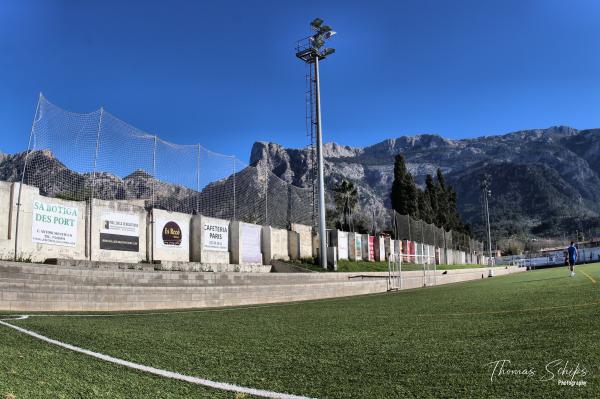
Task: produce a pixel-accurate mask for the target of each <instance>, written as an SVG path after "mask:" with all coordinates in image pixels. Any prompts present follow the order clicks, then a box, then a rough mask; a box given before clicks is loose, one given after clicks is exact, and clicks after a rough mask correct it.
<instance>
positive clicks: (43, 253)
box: [11, 183, 87, 262]
mask: <svg viewBox="0 0 600 399" xmlns="http://www.w3.org/2000/svg"><path fill="white" fill-rule="evenodd" d="M19 185H20V183H14V184H13V186H12V196H11V198H12V204H11V205H12V215H13V220H12V223H13V224H14V223H16V213H17V199H18V192H19ZM36 201H37V202H38V203H43V204H50V205H52V206H62V207H65V208H74V209H75V210H76V216H75V215H71V216H69V215H64V217H61V216H60V215H58V214H56V215H55V216H52V219H53V220H54V221H56V222H57V223H58V224H60V222H59V221H58V220H59V219H63V220H65V221H66V220H67V219H72V223H73V224H74V225H76V226H77V227H76V231H77V232H76V235H75V237H72V239H73V241H74V245H57V244H45V243H39V242H34V241H33V232H32V229H33V228H34V225H35V224H34V223H33V215H34V202H36ZM86 210H87V209H86V203H85V202H78V201H66V200H61V199H57V198H48V197H43V196H41V195H40V194H39V189H37V188H36V187H32V186H28V185H23V189H22V192H21V208H20V216H19V229H18V230H19V237H18V249H17V256H18V257H20V258H23V259H31V261H33V262H43V261H44V260H46V259H48V258H65V259H85V258H86V252H85V243H86V240H85V235H86ZM55 217H56V219H54V218H55ZM43 225H44V222H40V223H39V224H38V226H43ZM56 225H57V224H56V223H48V226H49V227H48V229H55V226H56Z"/></svg>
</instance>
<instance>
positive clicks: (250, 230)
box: [229, 221, 263, 265]
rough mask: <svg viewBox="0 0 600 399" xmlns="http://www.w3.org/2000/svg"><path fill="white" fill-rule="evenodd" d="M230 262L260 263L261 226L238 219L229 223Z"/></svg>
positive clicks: (242, 263)
mask: <svg viewBox="0 0 600 399" xmlns="http://www.w3.org/2000/svg"><path fill="white" fill-rule="evenodd" d="M230 226H231V228H230V236H229V237H230V246H229V249H230V251H231V263H232V264H235V265H262V264H263V255H262V251H261V247H262V245H261V241H262V226H259V225H256V224H250V223H244V222H239V221H234V222H231V224H230Z"/></svg>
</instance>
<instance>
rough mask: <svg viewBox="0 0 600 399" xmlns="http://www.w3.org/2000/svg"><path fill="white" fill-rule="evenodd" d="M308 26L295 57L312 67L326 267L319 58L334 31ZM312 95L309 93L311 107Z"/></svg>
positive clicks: (326, 52)
mask: <svg viewBox="0 0 600 399" xmlns="http://www.w3.org/2000/svg"><path fill="white" fill-rule="evenodd" d="M310 27H311V29H312V31H313V32H314V33H313V34H312V35H311V36H308V37H306V38H304V39H302V40H300V41H298V43H297V45H296V57H298V58H300V59H301V60H302V61H304V62H305V63H307V64H309V65H311V67H312V68H314V77H315V78H314V82H311V89H312V84H313V83H314V87H315V93H314V102H315V103H314V106H315V109H316V112H315V113H316V118H315V121H314V124H315V125H316V131H317V132H316V147H317V165H318V166H317V168H318V177H317V180H318V187H319V242H320V248H321V249H320V253H319V257H320V260H321V266H322V267H323V268H325V269H326V268H327V244H326V242H327V237H326V226H325V179H324V176H323V133H322V131H321V97H320V91H321V88H320V84H319V60H322V59H325V57H327V56H328V55H331V54H333V53H334V52H335V49H333V48H323V49H322V47H323V45H325V41H326V40H328V39H330V38H331V37H332V36H333V35H335V33H336V32H334V31H333V30H332V29H331V27H330V26H328V25H323V20H322V19H320V18H315V19H314V20H313V21H312V22H311V23H310ZM312 101H313V96H312V95H311V107H312V106H313V104H312Z"/></svg>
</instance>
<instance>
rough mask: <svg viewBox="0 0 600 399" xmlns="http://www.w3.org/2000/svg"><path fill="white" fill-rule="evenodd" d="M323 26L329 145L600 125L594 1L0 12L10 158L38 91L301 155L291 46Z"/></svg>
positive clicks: (82, 5) (165, 131)
mask: <svg viewBox="0 0 600 399" xmlns="http://www.w3.org/2000/svg"><path fill="white" fill-rule="evenodd" d="M317 16H319V17H322V18H323V19H325V20H326V22H327V23H328V24H330V25H332V26H333V28H334V30H336V31H337V32H338V35H337V36H336V37H335V38H334V39H333V40H332V41H331V42H330V43H331V46H332V47H335V48H336V49H337V52H336V53H335V54H334V55H333V56H332V57H330V58H329V59H327V60H326V61H325V62H324V63H323V64H322V68H321V75H322V104H323V122H324V134H325V140H326V141H336V142H339V143H343V144H349V145H353V146H364V145H368V144H373V143H376V142H378V141H381V140H383V139H385V138H390V137H398V136H401V135H413V134H419V133H437V134H440V135H442V136H445V137H448V138H467V137H475V136H481V135H488V134H496V133H505V132H509V131H514V130H520V129H526V128H536V127H548V126H551V125H558V124H565V125H570V126H573V127H576V128H589V127H600V40H599V39H600V24H599V23H598V21H600V2H598V1H594V0H588V1H584V0H570V1H557V0H543V1H541V0H540V1H533V0H519V1H513V0H498V1H485V0H484V1H482V0H479V1H445V0H444V1H443V0H440V1H427V0H414V1H370V2H367V1H357V2H353V1H335V0H329V1H323V2H316V1H303V2H295V1H212V2H204V1H162V2H155V1H143V2H142V1H127V2H124V1H110V0H105V1H81V2H77V1H54V0H40V1H28V0H16V1H12V0H1V1H0V135H1V136H0V137H2V140H1V141H0V150H2V151H4V152H15V151H20V150H23V149H24V148H25V147H26V145H27V138H28V134H29V129H30V126H31V120H32V117H33V113H34V111H35V105H36V101H37V94H38V92H40V91H42V92H43V93H44V95H45V96H46V97H47V98H48V99H49V100H50V101H52V102H53V103H55V104H57V105H59V106H61V107H63V108H66V109H69V110H71V111H76V112H89V111H92V110H94V109H97V108H98V107H100V106H101V105H103V106H104V107H105V108H106V109H107V110H108V111H110V112H111V113H112V114H114V115H116V116H118V117H120V118H121V119H123V120H125V121H127V122H129V123H131V124H132V125H134V126H137V127H139V128H141V129H143V130H146V131H148V132H150V133H153V134H158V135H159V136H161V137H162V138H163V139H165V140H169V141H173V142H176V143H182V144H184V143H201V144H203V145H204V146H205V147H207V148H210V149H212V150H214V151H218V152H222V153H227V154H235V155H237V156H238V157H239V158H240V159H242V160H247V159H248V156H249V153H250V148H251V145H252V143H253V142H254V141H257V140H269V141H275V142H278V143H281V144H283V145H285V146H288V147H300V146H303V145H305V144H306V143H307V138H306V134H305V123H304V112H305V111H304V110H305V108H304V88H305V82H304V72H305V68H304V66H303V65H302V63H301V62H300V61H298V60H297V59H295V57H294V51H293V50H294V49H293V46H294V42H295V40H296V39H299V38H301V37H303V36H305V35H307V34H308V32H309V27H308V23H309V22H310V20H312V19H313V18H314V17H317Z"/></svg>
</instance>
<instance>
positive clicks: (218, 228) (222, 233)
mask: <svg viewBox="0 0 600 399" xmlns="http://www.w3.org/2000/svg"><path fill="white" fill-rule="evenodd" d="M202 234H203V236H202V250H204V251H221V252H227V251H229V222H227V221H225V220H222V221H221V220H207V219H202Z"/></svg>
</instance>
